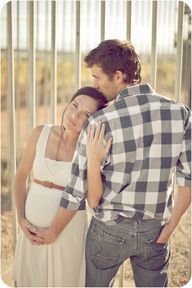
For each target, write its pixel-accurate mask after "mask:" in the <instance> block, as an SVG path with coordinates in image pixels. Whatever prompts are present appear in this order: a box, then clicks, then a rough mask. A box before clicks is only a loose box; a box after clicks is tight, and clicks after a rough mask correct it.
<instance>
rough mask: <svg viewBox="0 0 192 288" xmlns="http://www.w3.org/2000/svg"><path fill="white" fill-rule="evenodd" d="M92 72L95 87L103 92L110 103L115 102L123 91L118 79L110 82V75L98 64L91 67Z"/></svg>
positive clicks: (114, 78)
mask: <svg viewBox="0 0 192 288" xmlns="http://www.w3.org/2000/svg"><path fill="white" fill-rule="evenodd" d="M91 72H92V76H93V78H94V87H95V88H96V89H97V90H99V91H100V92H102V93H103V94H104V95H105V97H106V99H107V100H108V101H112V100H114V99H115V98H116V97H117V94H118V93H119V91H120V90H121V89H120V88H121V87H120V84H119V82H118V81H117V80H116V77H113V78H112V79H111V80H110V79H109V78H108V75H107V74H105V73H104V72H103V70H102V68H101V67H99V66H98V65H96V64H94V65H93V66H92V67H91Z"/></svg>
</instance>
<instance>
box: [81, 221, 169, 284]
mask: <svg viewBox="0 0 192 288" xmlns="http://www.w3.org/2000/svg"><path fill="white" fill-rule="evenodd" d="M163 225H164V222H163V221H160V220H134V219H130V218H129V219H128V218H123V217H122V218H121V220H120V221H119V222H118V223H117V224H115V225H106V224H105V223H103V222H101V221H98V220H97V219H95V218H94V217H93V218H92V220H91V224H90V227H89V231H88V234H87V240H86V287H109V286H112V284H113V281H114V279H115V275H116V273H117V271H118V269H119V267H120V265H121V264H122V263H123V262H124V261H125V260H126V259H128V258H130V262H131V266H132V270H133V276H134V281H135V285H136V287H167V278H168V271H167V270H168V264H169V257H170V251H169V250H170V249H169V248H170V247H169V244H168V243H165V244H159V243H156V239H157V238H158V235H159V234H160V232H161V229H162V228H163Z"/></svg>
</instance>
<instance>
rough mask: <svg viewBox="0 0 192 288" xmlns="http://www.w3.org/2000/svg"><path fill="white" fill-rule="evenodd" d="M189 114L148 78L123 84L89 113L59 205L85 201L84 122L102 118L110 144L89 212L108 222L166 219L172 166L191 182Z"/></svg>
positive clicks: (73, 207) (77, 205) (74, 207)
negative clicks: (100, 194)
mask: <svg viewBox="0 0 192 288" xmlns="http://www.w3.org/2000/svg"><path fill="white" fill-rule="evenodd" d="M190 116H191V113H190V110H189V108H188V107H186V106H184V105H183V104H181V103H178V102H176V101H174V100H171V99H169V98H166V97H163V96H161V95H158V94H156V93H155V92H154V91H153V90H152V88H151V87H150V86H149V85H148V84H146V85H135V86H130V87H127V88H125V89H124V90H122V91H121V93H120V94H119V95H118V96H117V99H116V100H115V102H114V103H113V104H112V105H111V106H108V107H107V108H105V109H103V110H100V111H98V112H96V113H95V114H94V115H93V116H92V117H91V118H89V122H88V124H87V125H86V127H85V128H84V130H83V131H82V133H81V135H80V137H79V141H78V145H77V150H76V152H75V155H74V158H73V164H72V176H71V180H70V182H69V184H68V185H67V187H66V188H65V191H64V192H63V197H62V199H61V201H60V206H62V207H64V208H67V209H71V210H78V209H82V207H83V206H85V205H84V204H85V199H86V191H87V182H86V169H87V160H86V141H87V127H88V126H89V125H90V124H93V123H96V122H98V121H100V120H101V121H102V122H103V123H105V126H106V134H105V139H106V140H107V139H109V137H111V136H112V138H113V144H112V148H111V151H110V153H109V155H107V157H106V158H105V159H104V161H103V163H102V166H101V173H102V178H103V189H104V193H103V197H102V199H101V201H100V203H99V206H98V207H97V208H96V209H93V215H94V217H96V218H97V219H98V220H102V221H104V222H108V221H109V222H108V223H109V224H110V222H111V223H113V222H114V221H115V220H117V219H118V217H119V216H120V215H122V216H125V217H129V218H135V219H150V218H155V219H167V218H168V217H169V216H170V212H171V208H172V204H173V195H172V194H173V175H174V171H176V180H177V183H178V185H180V186H190V184H191V172H190V162H191V150H190V148H191V147H190V143H191V142H190V140H191V117H190Z"/></svg>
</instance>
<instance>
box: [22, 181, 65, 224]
mask: <svg viewBox="0 0 192 288" xmlns="http://www.w3.org/2000/svg"><path fill="white" fill-rule="evenodd" d="M61 196H62V191H60V190H56V189H49V188H46V187H43V186H41V185H38V184H36V183H33V184H32V186H31V188H30V190H29V192H28V194H27V199H26V203H25V217H26V219H27V220H28V221H29V222H30V223H31V224H32V225H34V226H36V227H49V226H50V224H51V222H52V220H53V219H54V217H55V215H56V213H57V210H58V208H59V202H60V199H61Z"/></svg>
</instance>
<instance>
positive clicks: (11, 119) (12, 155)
mask: <svg viewBox="0 0 192 288" xmlns="http://www.w3.org/2000/svg"><path fill="white" fill-rule="evenodd" d="M7 31H8V32H9V33H7V42H8V45H7V50H8V76H7V77H8V93H7V94H8V109H9V110H8V123H9V153H8V155H9V163H10V174H9V176H10V190H11V191H12V193H11V196H12V201H11V203H12V213H13V218H12V219H13V249H14V250H15V245H16V237H17V231H16V211H15V209H14V205H13V203H14V194H13V179H14V175H15V172H16V141H15V91H14V53H13V18H12V2H8V3H7Z"/></svg>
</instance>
